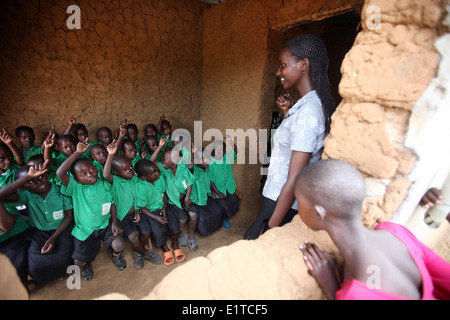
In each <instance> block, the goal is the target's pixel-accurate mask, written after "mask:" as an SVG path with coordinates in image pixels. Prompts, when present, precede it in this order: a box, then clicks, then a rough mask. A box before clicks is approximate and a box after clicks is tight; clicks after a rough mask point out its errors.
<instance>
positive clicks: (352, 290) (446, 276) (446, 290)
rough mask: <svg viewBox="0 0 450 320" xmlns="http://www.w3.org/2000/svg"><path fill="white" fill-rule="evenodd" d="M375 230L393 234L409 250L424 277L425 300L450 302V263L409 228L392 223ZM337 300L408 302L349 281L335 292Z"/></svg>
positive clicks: (423, 296) (396, 296)
mask: <svg viewBox="0 0 450 320" xmlns="http://www.w3.org/2000/svg"><path fill="white" fill-rule="evenodd" d="M375 229H383V230H386V231H388V232H390V233H392V234H393V235H394V236H395V237H396V238H398V239H399V240H400V241H401V242H403V244H404V245H405V246H406V248H407V249H408V251H409V253H410V255H411V257H412V258H413V260H414V262H415V263H416V266H417V268H418V269H419V272H420V275H421V276H422V290H423V291H422V298H421V299H422V300H431V299H446V300H448V299H450V263H448V262H447V261H445V260H444V259H442V258H441V257H440V256H438V255H437V254H436V253H434V252H433V251H432V250H431V249H429V248H428V247H427V246H425V245H424V244H423V243H421V242H420V241H419V240H418V239H417V238H416V237H415V236H414V235H413V234H412V233H411V232H410V231H409V230H408V229H406V228H405V227H403V226H401V225H399V224H396V223H392V222H382V223H380V224H378V225H377V226H376V228H375ZM336 299H338V300H398V299H408V298H405V297H401V296H398V295H396V294H393V293H390V292H387V291H384V290H381V289H370V288H369V287H368V286H367V285H366V284H365V283H364V282H361V281H359V280H355V279H353V280H348V281H345V282H344V283H342V286H341V288H340V289H339V290H338V291H337V292H336Z"/></svg>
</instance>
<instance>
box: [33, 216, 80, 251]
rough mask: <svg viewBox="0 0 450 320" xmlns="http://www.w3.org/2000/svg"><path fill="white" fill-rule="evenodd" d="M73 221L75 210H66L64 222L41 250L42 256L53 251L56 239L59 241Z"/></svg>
mask: <svg viewBox="0 0 450 320" xmlns="http://www.w3.org/2000/svg"><path fill="white" fill-rule="evenodd" d="M72 219H73V209H70V210H64V219H63V221H61V223H60V224H59V226H58V228H57V229H56V231H55V233H54V234H53V235H52V236H51V237H50V238H48V240H47V241H46V242H45V244H44V246H43V247H42V248H41V254H46V253H49V252H52V251H53V248H54V247H55V241H56V239H58V237H59V236H60V235H61V234H62V233H63V232H64V230H66V229H67V227H68V226H69V225H70V222H71V221H72Z"/></svg>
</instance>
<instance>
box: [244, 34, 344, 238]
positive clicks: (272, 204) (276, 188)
mask: <svg viewBox="0 0 450 320" xmlns="http://www.w3.org/2000/svg"><path fill="white" fill-rule="evenodd" d="M279 63H280V66H279V68H278V71H277V73H276V75H277V77H278V78H279V79H280V81H281V84H282V86H283V88H284V89H285V90H287V89H290V88H296V89H297V91H298V93H299V95H300V99H299V100H298V101H297V102H296V103H295V104H294V105H293V106H292V104H293V102H292V99H291V98H290V96H289V95H288V94H284V95H281V96H279V97H278V98H277V100H276V103H277V106H278V107H279V108H280V109H281V110H282V111H283V113H284V119H283V122H282V123H281V125H280V127H279V128H278V130H277V131H276V133H275V137H274V145H273V149H272V156H271V159H270V165H269V172H268V176H267V181H266V184H265V186H264V190H263V200H262V203H261V209H260V211H259V215H258V218H257V219H256V221H255V222H254V223H253V224H252V225H251V226H250V227H249V228H248V229H247V231H246V232H245V234H244V239H249V240H250V239H256V238H258V237H259V235H260V234H261V233H262V232H264V231H265V230H267V229H268V228H273V227H277V226H281V225H283V224H285V223H287V222H290V221H291V220H292V218H293V217H294V216H295V215H296V214H297V201H296V200H295V196H294V181H295V177H296V176H297V174H298V173H299V172H300V171H301V170H302V169H303V168H304V167H305V166H306V165H307V164H308V163H310V162H316V161H318V160H319V159H320V158H321V156H322V151H323V142H324V139H325V137H326V136H327V134H328V132H329V131H330V123H331V114H332V113H333V111H334V109H335V107H336V106H335V102H334V100H333V97H332V96H331V90H330V83H329V80H328V73H327V72H328V55H327V51H326V48H325V44H324V43H323V41H322V39H320V38H319V37H318V36H316V35H312V34H301V35H298V36H296V37H294V38H292V39H290V40H289V41H287V42H286V43H285V44H284V45H283V48H282V49H281V51H280V54H279Z"/></svg>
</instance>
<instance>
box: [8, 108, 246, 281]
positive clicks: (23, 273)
mask: <svg viewBox="0 0 450 320" xmlns="http://www.w3.org/2000/svg"><path fill="white" fill-rule="evenodd" d="M15 135H16V138H17V140H18V142H19V143H18V144H19V146H17V145H16V144H15V143H14V139H13V137H12V136H11V135H10V134H9V133H8V132H7V131H5V130H2V132H1V134H0V139H1V142H0V173H1V176H0V201H1V204H0V253H3V254H6V255H7V256H8V257H9V258H10V260H11V262H12V263H13V265H14V266H15V267H16V269H17V272H18V275H19V276H20V278H21V280H22V281H23V282H24V283H26V280H27V278H28V275H30V276H31V277H32V278H33V279H34V281H35V282H36V283H37V284H41V283H45V282H48V281H51V280H53V279H56V278H57V277H60V276H62V275H64V274H65V273H66V271H67V267H68V266H69V265H72V264H75V265H77V266H79V267H80V271H81V276H82V278H83V279H84V280H90V279H92V277H93V275H94V271H93V268H92V264H91V263H92V261H93V260H94V259H95V258H96V256H97V254H98V252H99V251H100V249H101V242H102V241H103V242H104V246H105V248H106V249H107V250H108V251H109V252H110V254H111V257H112V261H113V262H114V264H115V266H116V267H117V269H119V270H123V269H125V267H126V264H127V263H126V259H125V257H124V254H123V252H124V248H125V240H128V241H129V242H130V244H131V246H132V248H133V253H132V257H133V260H134V266H135V267H136V268H137V269H141V268H143V267H144V261H145V260H144V259H147V260H149V261H151V262H152V263H154V264H160V263H162V262H164V264H166V265H171V264H173V263H174V262H175V261H176V262H181V261H183V260H184V259H185V254H184V252H183V248H189V249H190V250H191V251H197V250H198V248H199V245H198V243H197V239H196V237H195V233H196V232H198V233H199V234H201V235H208V234H210V233H212V232H214V231H216V230H218V229H219V228H220V227H221V226H224V227H226V228H229V227H230V224H229V221H228V218H229V217H231V216H232V215H234V214H235V213H236V212H237V211H238V209H239V197H238V196H237V195H236V182H235V179H234V175H233V172H232V168H231V164H232V162H233V161H235V160H236V151H237V150H236V147H235V146H234V143H233V142H232V140H231V139H230V138H229V137H227V140H226V142H223V141H220V142H219V141H216V143H215V148H214V150H213V151H212V152H211V155H210V156H208V155H207V152H204V150H203V149H202V148H201V149H197V148H195V147H194V146H187V145H185V144H183V136H182V135H180V136H176V137H175V138H173V136H172V127H171V124H170V122H169V121H167V120H166V119H165V117H164V116H162V117H161V118H160V119H159V122H158V124H157V125H154V124H148V125H146V126H145V128H144V136H143V137H142V138H139V130H138V128H137V126H136V125H135V124H127V121H126V120H123V121H122V124H121V125H120V126H119V132H118V134H117V135H116V137H115V138H114V136H113V133H112V130H111V129H110V128H108V127H102V128H99V129H98V130H97V138H98V142H91V141H89V137H88V130H87V128H86V126H85V125H83V124H81V123H77V122H76V118H75V117H73V116H72V117H70V119H69V125H68V127H67V129H66V130H65V132H64V134H62V135H58V134H57V133H56V131H55V129H54V127H52V129H51V130H50V131H49V134H48V136H47V137H46V138H45V139H44V141H43V143H42V145H41V146H37V145H35V144H34V141H35V134H34V130H33V129H32V128H31V127H28V126H21V127H18V128H17V129H16V132H15ZM185 141H186V140H185ZM230 146H231V148H230V151H229V152H224V150H226V148H227V147H230ZM194 160H195V161H194ZM20 206H22V207H20ZM188 221H189V223H188ZM187 223H188V232H187V234H185V233H184V231H183V230H184V228H185V225H186V224H187ZM169 238H170V240H171V241H170V243H169V241H168V239H169ZM149 240H150V241H153V242H154V244H155V246H156V247H159V248H161V250H162V256H161V255H160V254H157V253H156V252H155V251H153V250H152V249H150V248H149V247H148V246H147V244H148V242H149Z"/></svg>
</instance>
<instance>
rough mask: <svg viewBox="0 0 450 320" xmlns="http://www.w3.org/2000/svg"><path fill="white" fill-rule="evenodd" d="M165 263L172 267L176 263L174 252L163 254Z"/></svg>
mask: <svg viewBox="0 0 450 320" xmlns="http://www.w3.org/2000/svg"><path fill="white" fill-rule="evenodd" d="M163 261H164V264H165V265H166V266H170V265H171V264H172V263H174V262H175V260H174V258H173V254H172V250H169V251H166V252H163Z"/></svg>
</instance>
